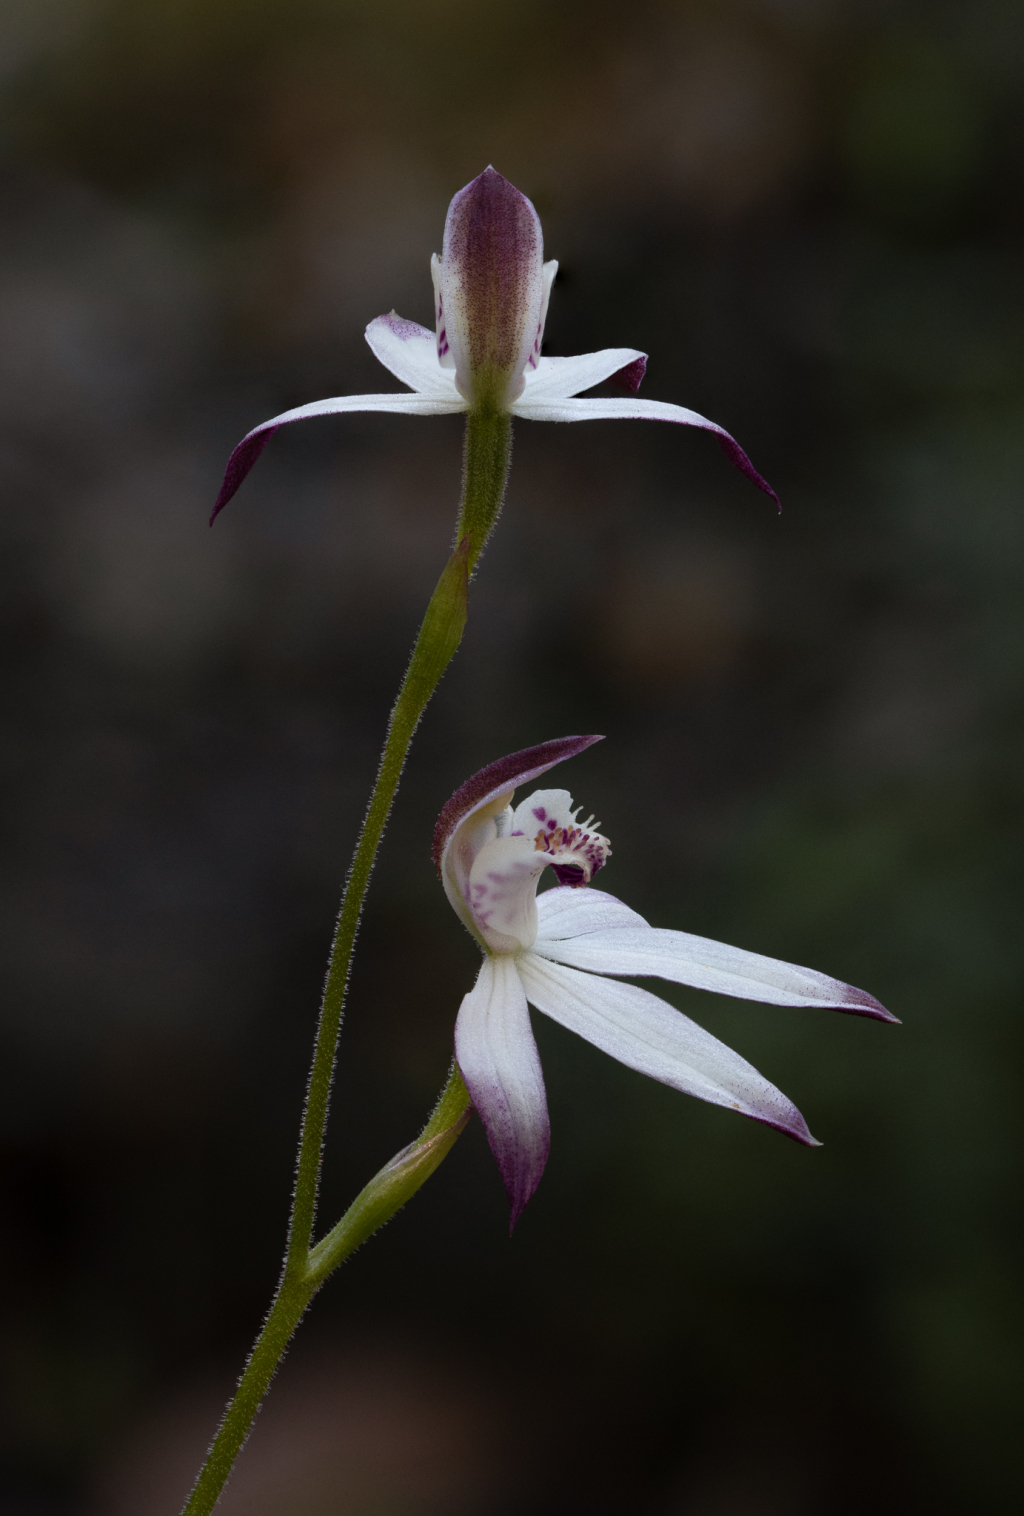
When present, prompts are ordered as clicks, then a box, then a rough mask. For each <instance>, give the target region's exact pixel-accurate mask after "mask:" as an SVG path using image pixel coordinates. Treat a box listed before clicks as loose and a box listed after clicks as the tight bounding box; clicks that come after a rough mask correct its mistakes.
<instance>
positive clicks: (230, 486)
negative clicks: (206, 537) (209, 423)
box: [210, 422, 280, 526]
mask: <svg viewBox="0 0 1024 1516" xmlns="http://www.w3.org/2000/svg"><path fill="white" fill-rule="evenodd" d="M279 430H280V427H278V426H275V425H274V424H273V423H272V422H268V424H267V425H266V426H258V427H256V429H255V431H252V432H250V433H249V434H248V436H246V437H243V438H242V440H241V442H240V443H239V444H238V446H237V447H236V448H235V450H234V452H233V453H232V454H231V457H230V458H229V459H228V466H227V468H226V469H225V470H224V483H223V484H222V485H221V487H220V494H219V495H218V496H217V499H216V501H215V502H214V507H213V512H212V514H211V516H210V525H211V526H212V525H213V523H214V522H215V521H216V519H217V517H218V516H219V515H220V513H221V511H222V510H223V509H224V507H225V506H226V505H227V503H228V501H229V500H230V499H231V497H232V495H235V494H237V492H238V490H239V488H240V487H241V485H242V483H243V482H244V480H245V477H246V475H247V474H248V473H249V471H250V469H251V468H252V467H253V465H254V464H255V463H257V462H258V460H259V457H260V454H261V453H262V452H263V449H264V448H265V447H266V445H267V443H268V442H269V441H270V439H271V437H272V436H273V435H274V433H275V432H276V431H279Z"/></svg>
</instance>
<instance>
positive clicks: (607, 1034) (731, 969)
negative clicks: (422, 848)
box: [434, 737, 896, 1226]
mask: <svg viewBox="0 0 1024 1516" xmlns="http://www.w3.org/2000/svg"><path fill="white" fill-rule="evenodd" d="M600 740H601V739H600V738H599V737H563V738H560V739H558V740H556V741H554V742H544V743H541V744H540V746H538V747H533V748H527V749H526V750H525V751H523V752H520V753H513V754H512V755H511V756H510V757H508V758H502V759H499V760H498V762H497V763H492V764H490V765H489V766H488V767H487V768H485V769H481V770H480V772H479V773H478V774H474V776H473V778H472V779H468V780H467V781H466V783H465V784H464V785H462V787H461V788H460V789H458V790H457V791H456V792H455V794H454V795H453V796H452V798H451V800H449V802H448V804H447V805H446V806H445V808H444V810H443V811H442V812H441V816H440V819H439V820H438V823H437V829H436V831H435V833H434V861H435V863H436V865H437V870H438V873H439V875H440V877H441V881H442V883H443V885H444V888H445V892H446V893H447V895H448V899H449V900H450V901H451V904H452V906H453V907H454V909H455V911H456V913H457V914H458V916H459V917H460V919H461V920H462V922H463V923H464V925H465V926H466V927H467V928H468V930H469V931H470V932H471V933H472V935H473V937H474V938H475V939H476V941H477V943H478V944H479V946H480V948H481V950H482V951H483V954H484V961H483V966H482V967H481V969H480V973H479V976H478V978H477V981H476V984H475V985H474V987H473V989H472V990H470V992H469V994H468V995H466V997H465V998H464V1000H463V1002H462V1006H461V1008H460V1010H459V1015H458V1020H457V1022H456V1025H455V1057H456V1061H457V1063H458V1066H459V1069H460V1071H461V1073H462V1077H463V1079H464V1081H465V1083H466V1088H467V1089H468V1090H469V1093H470V1096H471V1097H472V1101H473V1105H474V1106H475V1108H476V1110H477V1113H478V1114H479V1116H480V1119H481V1120H482V1122H483V1124H484V1128H485V1130H486V1132H487V1140H488V1142H489V1143H490V1145H491V1151H492V1152H493V1153H494V1156H495V1158H496V1159H497V1162H498V1167H499V1169H500V1170H501V1175H502V1178H503V1180H504V1182H505V1188H506V1190H507V1192H508V1197H509V1203H510V1206H511V1221H512V1225H513V1226H514V1225H515V1222H516V1220H517V1219H518V1217H519V1215H520V1214H521V1212H522V1210H523V1207H524V1206H525V1205H526V1202H527V1201H528V1200H529V1198H530V1196H531V1195H532V1194H533V1192H534V1190H535V1189H536V1188H537V1185H538V1183H539V1181H540V1177H541V1174H542V1173H543V1171H544V1165H545V1163H546V1162H547V1156H548V1146H549V1141H550V1134H549V1125H548V1108H547V1099H546V1095H545V1091H544V1076H543V1073H542V1072H541V1066H540V1058H539V1056H538V1053H537V1045H536V1043H535V1041H534V1038H533V1031H532V1029H531V1026H530V1016H529V1011H528V1009H527V1005H528V1003H529V1004H530V1005H533V1006H535V1007H536V1009H537V1010H538V1011H542V1012H543V1013H544V1015H545V1016H550V1017H551V1019H552V1020H553V1021H557V1022H558V1023H559V1024H560V1025H561V1026H564V1027H568V1028H569V1030H570V1031H573V1032H577V1033H578V1034H579V1035H580V1036H581V1037H585V1038H586V1040H587V1041H588V1042H592V1043H593V1044H594V1046H595V1047H599V1048H601V1049H602V1050H603V1051H604V1052H606V1053H610V1054H611V1055H612V1057H613V1058H617V1059H618V1060H619V1062H620V1063H624V1064H626V1065H627V1066H628V1067H629V1068H632V1069H637V1070H639V1072H640V1073H642V1074H649V1075H650V1076H651V1078H652V1079H658V1080H660V1081H661V1082H662V1083H663V1084H668V1085H671V1086H672V1088H673V1089H677V1090H682V1091H683V1092H684V1093H685V1094H687V1095H696V1096H697V1098H698V1099H699V1100H707V1101H710V1102H711V1103H712V1104H713V1105H722V1106H726V1107H727V1108H728V1109H730V1110H733V1111H740V1112H741V1113H742V1114H743V1115H745V1116H751V1117H753V1119H754V1120H755V1121H761V1122H764V1123H765V1125H766V1126H771V1127H775V1128H777V1130H779V1131H780V1132H785V1133H787V1135H789V1136H790V1137H795V1138H796V1139H797V1141H798V1142H803V1143H806V1144H808V1145H809V1146H812V1147H816V1146H818V1144H817V1143H816V1142H815V1140H814V1138H813V1137H812V1136H811V1134H810V1132H809V1131H808V1130H807V1124H806V1122H805V1121H804V1118H803V1117H802V1116H801V1114H800V1112H799V1111H798V1110H797V1108H796V1106H795V1105H793V1103H792V1102H791V1101H790V1100H788V1099H787V1098H786V1096H785V1095H783V1094H782V1093H781V1091H779V1090H777V1089H776V1088H775V1087H774V1085H771V1084H769V1082H768V1080H767V1079H765V1078H763V1077H762V1075H760V1074H759V1073H758V1072H757V1070H756V1069H755V1068H753V1067H752V1066H751V1065H750V1064H749V1063H747V1062H746V1060H745V1059H743V1058H741V1057H740V1055H739V1054H738V1053H734V1052H733V1051H732V1049H731V1048H728V1047H726V1046H725V1044H724V1043H722V1042H719V1041H718V1039H717V1037H712V1036H711V1034H710V1032H705V1031H704V1030H703V1028H702V1027H699V1026H698V1025H697V1024H696V1023H695V1022H693V1021H691V1020H690V1019H689V1017H687V1016H684V1015H683V1014H682V1012H681V1011H677V1010H675V1009H674V1008H673V1007H672V1006H670V1005H668V1004H666V1002H665V1001H664V1000H660V999H659V998H658V997H657V996H656V995H652V994H649V993H648V991H647V990H642V989H638V988H637V987H636V986H634V985H631V984H622V983H620V982H619V981H618V980H617V979H615V978H608V977H604V976H608V975H630V976H643V975H648V974H650V975H654V976H655V977H657V978H660V979H669V980H672V981H674V982H675V983H676V984H688V985H693V986H694V987H695V988H697V989H701V990H714V991H716V992H717V993H718V994H721V995H733V996H736V997H737V998H738V999H741V1000H760V1001H764V1002H766V1003H768V1004H769V1005H805V1006H823V1007H825V1008H826V1009H827V1010H833V1011H847V1012H850V1013H852V1014H853V1015H856V1016H870V1017H873V1018H874V1019H875V1020H877V1021H890V1022H894V1021H895V1020H896V1017H895V1016H892V1015H890V1013H889V1012H888V1011H887V1010H886V1009H885V1007H884V1006H882V1005H880V1004H879V1003H878V1001H877V1000H875V998H874V997H873V996H872V995H869V994H867V993H866V992H865V991H864V990H858V989H854V988H853V986H852V985H848V984H843V983H842V982H841V981H840V980H838V979H830V978H829V977H828V975H826V974H819V973H817V972H816V971H815V970H814V969H805V968H798V967H797V966H796V965H795V964H792V963H781V962H779V961H778V960H777V959H774V958H765V957H762V956H761V954H759V953H748V952H746V951H744V949H743V948H735V947H728V946H727V945H726V944H725V943H723V942H712V941H710V940H709V939H707V938H705V937H693V936H690V935H689V933H687V932H674V931H665V930H662V929H660V928H657V927H652V926H650V925H649V924H648V923H647V922H646V921H645V920H644V919H643V917H642V916H639V915H637V913H636V911H632V910H630V909H629V907H628V906H626V905H623V904H622V902H621V901H619V900H616V899H615V897H614V896H613V895H606V894H604V893H602V892H601V891H600V890H595V889H586V888H583V887H582V886H585V885H589V883H590V881H591V880H592V879H593V877H594V875H595V874H596V873H597V871H598V869H600V868H601V867H602V866H603V864H604V863H605V861H606V860H607V858H608V856H609V854H610V851H611V849H610V846H609V843H608V840H607V838H605V837H603V836H602V835H601V834H600V832H598V831H597V830H596V829H595V827H594V824H593V822H592V821H587V822H580V821H579V820H578V815H579V813H578V811H574V810H573V809H572V799H571V797H570V796H569V794H568V792H567V791H566V790H538V791H536V792H535V793H534V794H532V795H530V796H529V798H528V799H526V800H523V801H521V802H520V804H519V805H518V806H516V808H515V809H514V810H513V809H512V805H511V801H512V796H513V793H514V791H515V789H516V787H517V786H518V785H520V784H525V783H528V782H529V781H531V780H533V779H536V778H538V777H539V776H540V775H541V774H544V773H546V772H547V770H548V769H550V768H552V767H553V766H554V765H555V764H556V763H561V762H562V760H563V759H565V758H571V757H573V756H574V755H575V754H576V753H579V752H582V751H583V749H584V748H587V747H589V746H590V745H591V744H592V743H594V742H599V741H600ZM549 865H550V867H551V868H552V869H553V870H554V873H555V877H556V878H557V879H558V881H559V883H558V886H557V887H555V888H552V889H549V890H547V891H545V893H544V894H542V895H538V894H537V884H538V881H539V879H540V876H541V874H542V873H543V872H544V870H545V869H546V868H547V867H548V866H549Z"/></svg>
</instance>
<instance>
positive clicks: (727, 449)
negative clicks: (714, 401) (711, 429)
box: [718, 435, 782, 514]
mask: <svg viewBox="0 0 1024 1516" xmlns="http://www.w3.org/2000/svg"><path fill="white" fill-rule="evenodd" d="M718 445H719V447H720V448H721V449H722V452H723V453H724V454H725V456H726V457H727V458H728V460H729V462H730V463H732V464H734V465H735V467H736V468H738V469H739V471H740V473H741V474H745V475H746V477H747V478H748V479H749V480H750V482H751V484H756V485H757V487H758V489H759V490H763V491H764V493H765V494H766V495H768V496H770V497H771V499H772V500H774V501H775V504H776V506H777V507H778V509H779V512H780V514H781V511H782V501H781V500H780V499H779V497H778V495H777V494H776V493H775V491H774V490H773V489H772V487H771V485H770V484H769V483H768V480H767V479H765V478H764V477H763V476H762V475H761V474H759V473H758V472H757V469H756V468H755V467H754V465H753V464H752V463H751V461H750V459H749V458H748V457H747V455H746V453H745V452H744V451H743V449H742V448H741V447H740V445H739V443H738V442H734V441H733V439H732V438H731V437H723V436H721V435H718Z"/></svg>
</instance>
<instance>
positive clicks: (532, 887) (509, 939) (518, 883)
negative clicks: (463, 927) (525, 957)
mask: <svg viewBox="0 0 1024 1516" xmlns="http://www.w3.org/2000/svg"><path fill="white" fill-rule="evenodd" d="M550 862H551V859H550V857H549V856H548V855H547V854H546V853H542V852H538V850H537V849H536V848H535V847H534V844H533V838H532V837H495V838H493V839H492V840H491V841H489V842H486V843H485V844H484V846H483V847H481V848H480V850H479V851H478V852H477V854H476V856H475V857H474V859H473V863H472V866H471V868H470V873H469V883H468V886H467V888H466V893H465V898H466V903H467V905H468V906H469V910H470V914H471V916H472V920H473V925H474V926H475V927H476V930H477V932H478V933H479V934H480V936H481V937H482V938H483V940H484V942H485V943H486V944H487V946H488V947H489V948H490V949H491V951H492V952H495V953H514V952H517V951H518V949H519V948H524V947H529V946H530V943H531V942H532V941H533V940H534V938H535V937H536V935H537V898H536V897H537V880H538V879H539V878H540V876H541V874H542V873H543V872H544V870H545V869H546V868H547V866H548V864H549V863H550Z"/></svg>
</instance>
